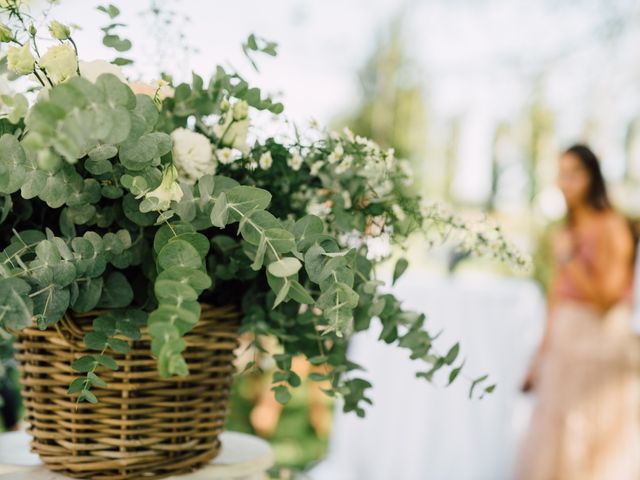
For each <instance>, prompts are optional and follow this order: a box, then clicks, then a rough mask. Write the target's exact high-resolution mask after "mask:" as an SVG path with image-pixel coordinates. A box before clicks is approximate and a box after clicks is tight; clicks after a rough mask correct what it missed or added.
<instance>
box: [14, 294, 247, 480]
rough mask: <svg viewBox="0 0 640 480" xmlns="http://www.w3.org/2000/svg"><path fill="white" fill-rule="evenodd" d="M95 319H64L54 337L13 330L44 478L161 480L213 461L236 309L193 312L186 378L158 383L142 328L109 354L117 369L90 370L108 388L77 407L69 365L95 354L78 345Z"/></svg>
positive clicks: (236, 321) (234, 335)
mask: <svg viewBox="0 0 640 480" xmlns="http://www.w3.org/2000/svg"><path fill="white" fill-rule="evenodd" d="M100 313H102V312H92V313H89V314H82V315H77V314H75V315H71V314H70V313H68V314H66V315H65V316H64V318H63V319H62V320H61V321H60V322H59V323H58V324H57V325H56V328H55V329H49V330H45V331H41V330H38V329H36V328H28V329H25V330H24V331H23V332H21V336H20V337H19V339H18V342H17V355H16V358H17V359H18V363H19V366H20V370H21V374H22V384H23V387H24V388H23V396H24V400H25V406H26V414H27V422H28V423H29V425H30V426H29V433H30V434H31V435H32V436H33V442H32V450H33V451H34V452H36V453H37V454H38V455H39V456H40V458H41V459H42V461H43V463H44V464H45V465H46V466H47V467H48V468H49V469H50V470H53V471H55V472H59V473H63V474H65V475H68V476H71V477H75V478H90V479H101V480H124V479H134V478H135V479H143V478H144V479H155V478H164V477H166V476H169V475H175V474H180V473H186V472H189V471H193V470H195V469H197V468H198V467H200V466H202V465H204V464H205V463H207V462H209V461H210V460H211V459H213V458H214V457H215V456H216V455H217V454H218V451H219V449H220V441H219V440H218V436H219V434H220V433H221V432H222V431H223V428H224V423H225V419H226V416H227V406H228V399H229V395H230V388H231V383H232V377H233V373H234V366H233V361H234V350H235V349H236V347H237V338H238V333H237V331H238V324H239V314H238V311H237V309H235V308H234V307H231V306H229V307H222V308H216V307H211V306H208V305H203V306H202V316H201V319H200V321H199V322H198V324H197V325H196V327H195V328H194V329H193V330H192V331H191V332H189V333H188V334H187V335H186V336H185V341H186V343H187V349H186V350H185V352H183V355H184V358H185V360H186V362H187V365H188V366H189V375H188V376H186V377H171V378H160V376H159V375H158V373H157V371H156V360H155V359H153V358H152V357H151V353H150V338H149V336H148V335H147V333H146V331H145V329H143V330H142V338H141V339H140V340H139V341H136V342H133V343H132V348H131V351H130V352H129V353H128V354H126V355H114V358H115V360H116V361H117V362H118V365H119V367H120V368H119V369H118V370H117V371H111V370H107V369H98V370H97V371H96V373H97V374H98V375H100V376H101V377H102V378H103V379H104V380H106V381H107V383H108V385H107V387H106V388H95V389H94V393H96V395H97V396H98V398H99V401H98V403H97V404H89V403H85V402H83V403H79V404H78V403H77V402H76V399H75V398H74V397H72V396H70V395H69V394H68V393H67V388H68V386H69V383H70V382H71V381H72V380H73V379H74V378H75V377H77V376H78V373H77V372H75V371H73V370H72V368H71V363H72V362H73V361H74V360H75V359H77V358H79V357H81V356H82V355H83V354H87V353H96V352H88V351H87V350H86V348H85V346H84V343H83V341H82V338H83V336H84V334H85V333H86V332H88V331H90V330H91V323H92V320H93V318H95V317H96V316H97V315H98V314H100ZM80 375H82V374H80ZM76 395H77V394H76Z"/></svg>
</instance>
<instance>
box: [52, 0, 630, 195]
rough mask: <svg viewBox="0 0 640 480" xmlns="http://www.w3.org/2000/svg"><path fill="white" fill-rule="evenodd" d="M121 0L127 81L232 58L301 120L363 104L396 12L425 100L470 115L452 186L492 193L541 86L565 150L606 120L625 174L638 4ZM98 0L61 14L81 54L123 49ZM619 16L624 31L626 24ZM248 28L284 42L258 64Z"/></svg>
mask: <svg viewBox="0 0 640 480" xmlns="http://www.w3.org/2000/svg"><path fill="white" fill-rule="evenodd" d="M113 3H114V4H115V5H117V6H118V7H120V9H121V11H122V16H121V18H120V20H121V21H122V22H123V23H126V24H127V25H128V26H127V27H126V28H123V29H122V30H121V31H122V34H123V36H126V37H128V38H130V39H131V40H132V41H133V43H134V49H133V51H132V52H131V56H132V57H133V58H136V60H137V62H138V63H137V66H136V68H135V69H130V70H129V72H128V74H129V76H130V77H131V78H138V79H142V80H146V81H150V80H153V79H155V78H157V76H158V71H159V70H166V71H169V72H171V73H172V74H173V75H174V76H175V78H176V79H177V80H186V79H188V78H189V77H190V74H191V71H192V70H193V71H196V72H198V73H200V74H202V75H204V76H206V75H208V74H210V73H211V72H213V71H214V68H215V65H216V64H218V63H219V64H222V65H226V66H232V67H233V68H235V69H237V70H238V71H240V72H241V73H242V74H243V75H245V76H246V77H247V78H248V79H249V80H250V81H251V82H252V83H255V84H256V85H257V86H259V87H261V88H262V89H264V90H266V91H268V92H271V93H273V94H274V95H276V96H277V97H278V98H280V99H281V100H282V101H283V102H284V103H285V107H286V115H287V116H288V117H289V118H290V119H292V120H293V121H294V122H296V123H297V124H301V125H304V124H307V123H308V122H309V121H310V120H311V119H315V120H318V121H319V122H320V123H321V124H328V123H330V122H331V120H332V119H334V118H335V117H336V116H339V115H340V114H341V113H344V112H348V111H350V110H352V109H353V108H354V107H355V106H356V105H358V102H359V100H360V86H359V84H358V77H357V72H358V70H359V69H360V68H361V67H362V65H363V64H364V62H365V60H366V59H367V58H368V57H369V56H370V55H371V54H372V53H374V50H375V48H377V45H378V42H377V41H376V40H377V39H378V38H380V36H381V35H384V33H385V31H386V30H387V29H388V27H389V24H390V22H391V21H392V19H394V18H396V17H397V16H398V15H400V16H401V17H402V18H403V23H402V25H403V27H402V37H403V42H404V45H405V50H406V53H407V56H408V59H409V62H410V63H411V65H412V71H413V75H414V77H415V81H416V83H417V84H419V85H421V86H422V88H423V89H424V91H425V94H426V98H428V102H429V106H428V107H429V110H430V111H431V112H432V113H433V114H434V115H436V116H437V117H439V118H441V119H448V118H453V117H456V116H458V117H462V118H463V119H464V122H463V129H462V132H461V145H460V147H461V148H460V150H461V153H460V165H459V170H460V172H461V173H460V174H459V176H458V178H457V179H456V189H457V191H458V193H459V194H460V195H462V196H463V197H464V196H466V197H468V199H469V200H471V201H473V200H474V199H476V200H477V199H481V198H483V196H484V195H486V191H487V188H488V182H489V175H490V173H489V172H490V170H489V168H488V162H489V161H490V149H491V143H492V141H493V140H492V139H493V132H494V130H495V126H496V124H497V123H498V122H500V121H504V120H507V121H509V120H510V119H512V118H514V117H515V116H517V115H519V114H522V112H523V110H524V109H526V108H527V106H528V105H529V104H530V103H531V99H532V98H533V95H534V93H535V92H536V91H538V92H539V91H542V92H543V94H542V96H543V100H544V102H545V104H546V105H547V106H548V107H549V108H550V109H551V110H552V111H553V112H554V113H555V115H556V118H555V124H554V128H555V129H556V132H555V136H556V138H555V141H556V142H557V144H558V146H563V145H566V144H567V143H571V142H572V141H575V140H576V139H579V138H580V137H581V135H583V134H584V131H585V128H586V127H585V124H586V123H589V122H590V124H594V125H596V126H597V128H595V130H597V132H596V133H593V134H592V136H591V137H590V138H589V139H590V141H592V143H593V144H594V145H595V146H596V150H598V151H600V152H604V153H605V154H606V157H607V161H606V162H605V165H604V166H605V171H606V173H607V175H608V176H609V177H610V178H612V179H615V178H618V177H619V176H620V175H621V173H622V168H623V163H622V161H623V155H624V152H623V150H622V148H623V145H624V134H625V129H626V125H627V124H628V122H629V120H630V119H631V118H632V117H634V116H635V115H636V113H635V112H638V111H640V98H639V96H638V93H637V92H636V88H635V85H636V84H638V83H640V78H639V77H640V71H639V70H640V64H639V62H637V60H636V59H637V45H638V44H639V41H640V38H638V37H639V36H640V35H639V34H638V32H637V31H636V30H637V28H636V25H640V20H639V18H638V17H639V12H640V2H638V1H636V0H556V1H552V0H535V1H531V0H322V1H314V2H312V1H310V0H277V1H264V0H236V1H233V2H229V1H225V2H223V1H220V0H210V1H205V0H172V1H156V2H155V3H156V4H158V5H160V6H162V8H163V10H165V11H168V12H170V13H169V14H168V16H165V18H171V21H172V25H170V26H163V25H162V24H160V26H158V23H157V22H154V21H153V18H152V16H151V14H150V13H149V11H150V10H149V8H150V6H151V4H152V3H153V2H151V1H148V0H136V1H135V2H134V1H131V0H129V1H126V2H125V1H118V0H116V1H114V2H113ZM98 4H99V3H98V2H94V1H91V0H61V2H60V5H59V6H57V7H55V8H54V10H53V11H52V13H51V18H55V19H57V20H60V21H63V22H69V23H75V24H78V25H79V26H81V27H82V29H81V30H80V31H79V32H77V33H76V34H75V37H76V38H77V40H78V43H79V45H80V57H81V58H83V59H85V60H92V59H96V58H106V59H109V58H112V57H113V54H112V51H110V50H108V49H106V48H105V47H103V46H102V45H101V35H100V32H99V28H100V27H101V26H103V25H104V24H105V22H106V15H105V14H103V13H101V12H98V11H97V10H96V5H98ZM620 19H624V20H626V22H627V23H626V24H625V25H626V29H623V30H622V31H616V27H619V20H620ZM629 25H631V27H633V28H631V27H630V26H629ZM612 32H613V33H612ZM250 33H255V34H256V35H258V36H261V37H264V38H266V39H268V40H273V41H275V42H277V43H278V44H279V54H278V57H277V58H270V57H264V58H259V61H258V63H259V67H260V73H259V74H258V73H256V72H254V71H252V69H251V67H250V66H249V64H248V62H247V61H246V60H245V58H244V57H243V54H242V51H241V48H240V45H241V43H242V41H243V40H244V39H246V37H247V36H248V35H249V34H250ZM181 35H182V36H183V37H184V38H180V36H181ZM185 46H189V47H190V49H188V50H186V49H185V48H184V47H185ZM192 49H193V50H192ZM194 50H195V51H194Z"/></svg>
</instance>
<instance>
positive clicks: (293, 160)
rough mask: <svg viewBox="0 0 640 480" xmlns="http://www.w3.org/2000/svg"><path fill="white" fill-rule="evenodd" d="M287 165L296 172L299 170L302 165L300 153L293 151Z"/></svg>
mask: <svg viewBox="0 0 640 480" xmlns="http://www.w3.org/2000/svg"><path fill="white" fill-rule="evenodd" d="M287 165H289V167H291V170H293V171H295V172H297V171H298V170H300V167H302V155H300V154H299V153H298V152H295V153H294V154H293V155H291V156H290V157H289V159H288V160H287Z"/></svg>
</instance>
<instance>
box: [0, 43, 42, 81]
mask: <svg viewBox="0 0 640 480" xmlns="http://www.w3.org/2000/svg"><path fill="white" fill-rule="evenodd" d="M35 63H36V59H35V58H34V57H33V54H32V53H31V46H30V45H29V42H25V44H24V45H23V46H22V47H14V46H13V45H12V46H10V47H9V51H8V52H7V67H8V68H9V70H11V71H12V72H14V73H17V74H18V75H26V74H28V73H31V72H33V68H34V65H35Z"/></svg>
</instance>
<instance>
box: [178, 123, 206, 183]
mask: <svg viewBox="0 0 640 480" xmlns="http://www.w3.org/2000/svg"><path fill="white" fill-rule="evenodd" d="M171 140H173V163H174V164H175V165H176V167H177V169H178V175H179V176H180V179H181V180H184V182H185V183H188V184H190V185H193V184H194V183H195V182H196V181H197V180H198V179H199V178H200V177H202V176H204V175H213V174H214V173H215V171H216V162H215V160H214V158H213V152H212V150H211V142H209V139H208V138H207V137H205V136H204V135H202V134H201V133H196V132H192V131H191V130H188V129H186V128H176V129H175V130H174V131H173V132H171Z"/></svg>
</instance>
